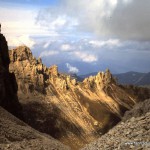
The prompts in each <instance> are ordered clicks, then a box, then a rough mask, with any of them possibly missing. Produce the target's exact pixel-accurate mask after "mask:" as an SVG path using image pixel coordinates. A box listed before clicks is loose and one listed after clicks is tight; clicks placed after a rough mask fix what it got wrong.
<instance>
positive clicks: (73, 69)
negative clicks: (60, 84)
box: [66, 63, 79, 73]
mask: <svg viewBox="0 0 150 150" xmlns="http://www.w3.org/2000/svg"><path fill="white" fill-rule="evenodd" d="M66 67H67V68H68V72H70V73H78V72H79V69H78V68H77V67H74V66H71V65H70V64H69V63H66Z"/></svg>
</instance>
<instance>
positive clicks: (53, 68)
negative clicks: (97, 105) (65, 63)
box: [49, 65, 58, 76]
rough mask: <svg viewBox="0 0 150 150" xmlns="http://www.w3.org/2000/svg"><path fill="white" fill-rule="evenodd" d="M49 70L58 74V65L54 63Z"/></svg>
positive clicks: (53, 73)
mask: <svg viewBox="0 0 150 150" xmlns="http://www.w3.org/2000/svg"><path fill="white" fill-rule="evenodd" d="M49 72H50V74H51V75H54V76H58V66H57V65H53V66H51V67H50V68H49Z"/></svg>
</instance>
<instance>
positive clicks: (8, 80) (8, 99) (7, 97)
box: [0, 34, 22, 117]
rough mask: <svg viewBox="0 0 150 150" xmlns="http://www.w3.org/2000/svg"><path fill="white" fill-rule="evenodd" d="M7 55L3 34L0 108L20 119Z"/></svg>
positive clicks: (13, 80)
mask: <svg viewBox="0 0 150 150" xmlns="http://www.w3.org/2000/svg"><path fill="white" fill-rule="evenodd" d="M9 63H10V59H9V54H8V46H7V41H6V39H5V37H4V36H3V34H0V106H2V107H4V108H5V109H7V110H8V111H9V112H11V113H13V114H14V115H15V116H18V117H22V115H21V105H20V104H19V102H18V97H17V90H18V87H17V83H16V78H15V75H14V73H10V72H9Z"/></svg>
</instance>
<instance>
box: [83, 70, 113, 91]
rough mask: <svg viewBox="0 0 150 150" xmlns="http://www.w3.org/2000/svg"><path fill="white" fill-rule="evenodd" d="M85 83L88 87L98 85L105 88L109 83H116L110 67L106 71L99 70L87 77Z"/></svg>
mask: <svg viewBox="0 0 150 150" xmlns="http://www.w3.org/2000/svg"><path fill="white" fill-rule="evenodd" d="M83 83H84V84H85V85H86V86H88V87H94V86H96V87H97V88H101V89H103V88H104V87H107V86H108V85H109V84H111V83H115V79H114V78H113V76H112V74H111V73H110V71H109V69H107V70H106V71H105V72H98V74H97V75H96V76H90V77H88V78H85V79H84V81H83Z"/></svg>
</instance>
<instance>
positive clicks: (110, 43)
mask: <svg viewBox="0 0 150 150" xmlns="http://www.w3.org/2000/svg"><path fill="white" fill-rule="evenodd" d="M89 44H90V45H92V47H94V48H96V47H98V48H100V47H103V46H108V47H113V46H120V41H119V40H118V39H109V40H106V41H98V40H91V41H89Z"/></svg>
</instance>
